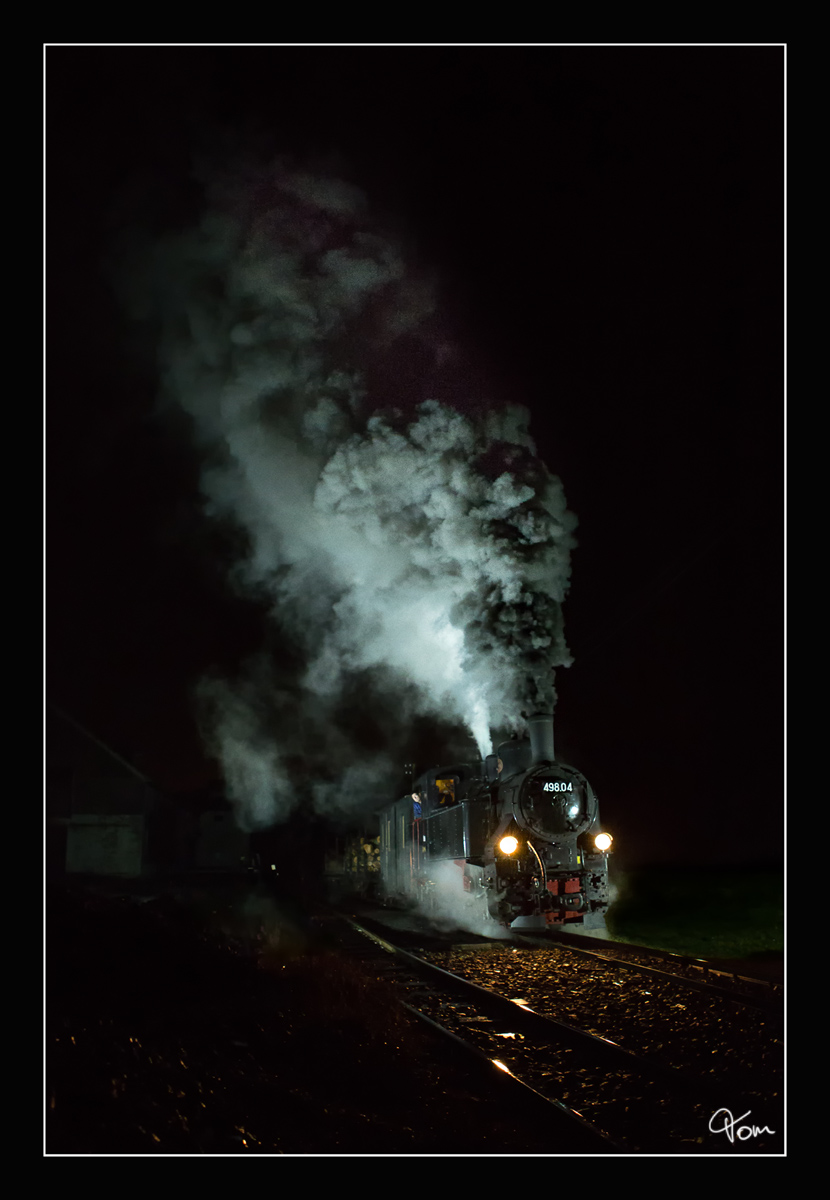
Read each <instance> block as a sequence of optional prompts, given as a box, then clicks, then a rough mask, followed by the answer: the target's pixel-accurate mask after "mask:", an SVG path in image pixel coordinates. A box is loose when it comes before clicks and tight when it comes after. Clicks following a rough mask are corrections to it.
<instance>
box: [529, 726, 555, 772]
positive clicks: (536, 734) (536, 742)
mask: <svg viewBox="0 0 830 1200" xmlns="http://www.w3.org/2000/svg"><path fill="white" fill-rule="evenodd" d="M527 731H528V733H529V734H530V758H531V763H532V764H533V765H534V766H535V765H536V764H537V763H543V762H549V763H552V762H553V714H552V713H534V714H533V716H532V717H528V719H527Z"/></svg>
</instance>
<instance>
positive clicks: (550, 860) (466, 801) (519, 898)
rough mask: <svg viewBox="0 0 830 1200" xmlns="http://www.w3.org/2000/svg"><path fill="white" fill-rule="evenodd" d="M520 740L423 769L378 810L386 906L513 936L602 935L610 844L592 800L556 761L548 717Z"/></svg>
mask: <svg viewBox="0 0 830 1200" xmlns="http://www.w3.org/2000/svg"><path fill="white" fill-rule="evenodd" d="M528 733H529V738H526V739H516V740H512V741H508V742H503V743H502V744H501V745H500V746H499V747H498V752H497V753H496V754H491V755H489V756H488V757H487V758H486V759H485V760H484V762H483V763H481V762H480V763H478V764H476V765H473V766H470V765H464V764H453V765H450V766H445V767H437V768H435V769H434V770H431V771H427V772H426V773H425V774H423V775H421V776H420V777H419V778H418V779H416V780H414V781H413V784H412V791H411V792H410V794H409V795H407V796H405V797H404V798H403V799H400V800H397V801H395V802H394V803H393V804H390V805H389V806H388V807H387V808H385V809H383V810H382V811H381V812H380V814H379V815H380V876H381V890H382V893H383V894H384V895H385V896H386V897H387V898H388V899H391V900H398V901H401V900H403V901H409V902H412V901H414V902H416V903H417V904H418V906H419V907H420V908H422V909H423V910H425V911H427V912H439V913H440V912H441V911H442V910H443V911H444V912H445V913H446V912H448V911H450V909H452V908H454V911H455V912H456V913H458V912H459V909H463V910H464V913H465V915H467V916H469V917H471V918H473V919H475V920H479V919H481V920H482V923H483V924H485V925H486V924H488V923H490V922H496V923H498V924H499V925H502V926H508V927H510V928H512V929H522V930H545V929H551V927H554V928H555V927H559V928H562V927H565V926H567V927H568V928H574V929H581V930H584V931H590V930H596V929H601V928H604V927H605V912H606V909H607V908H608V850H609V848H610V845H611V838H610V836H609V835H608V834H607V833H603V832H602V829H601V826H600V819H599V806H598V804H597V798H596V795H595V794H594V790H593V788H592V787H591V785H590V783H589V782H588V780H587V779H586V778H585V776H584V775H582V774H581V773H580V772H579V771H577V770H575V769H574V768H573V767H570V766H567V765H566V764H565V763H562V762H558V761H557V760H556V758H555V756H554V747H553V720H552V718H551V716H549V715H547V714H539V715H536V716H533V717H531V718H530V719H529V720H528ZM448 893H449V896H448ZM450 898H451V899H453V904H452V905H448V903H447V901H448V899H450Z"/></svg>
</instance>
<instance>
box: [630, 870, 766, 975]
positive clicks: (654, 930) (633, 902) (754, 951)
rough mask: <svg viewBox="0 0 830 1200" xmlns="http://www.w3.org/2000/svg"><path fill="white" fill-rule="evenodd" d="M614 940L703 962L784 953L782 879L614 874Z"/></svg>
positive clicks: (743, 874)
mask: <svg viewBox="0 0 830 1200" xmlns="http://www.w3.org/2000/svg"><path fill="white" fill-rule="evenodd" d="M612 879H613V881H614V882H615V884H616V887H617V889H618V895H617V899H616V900H615V902H614V903H613V904H612V906H611V909H610V910H609V913H608V918H607V925H608V931H609V933H611V934H612V935H613V936H614V937H618V938H621V939H623V940H624V941H628V942H637V943H639V944H640V945H644V946H651V947H654V948H655V949H659V950H669V951H672V952H673V953H675V954H688V955H693V956H696V957H701V958H751V957H753V956H761V955H771V954H781V953H782V952H783V949H784V874H783V870H782V869H775V868H754V869H753V868H734V869H732V870H729V869H727V868H710V869H706V870H695V869H692V868H682V867H680V868H668V867H646V868H639V869H636V870H631V871H617V872H616V873H612Z"/></svg>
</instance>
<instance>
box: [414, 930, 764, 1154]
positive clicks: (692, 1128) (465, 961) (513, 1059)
mask: <svg viewBox="0 0 830 1200" xmlns="http://www.w3.org/2000/svg"><path fill="white" fill-rule="evenodd" d="M424 957H425V958H428V959H429V961H431V962H434V963H436V964H437V965H438V966H441V967H444V968H445V969H446V970H450V971H453V972H454V973H457V974H459V975H462V976H463V977H464V978H467V979H470V980H472V981H473V982H475V983H478V984H480V985H481V986H482V987H486V988H489V989H491V990H492V991H494V992H498V993H499V994H500V995H503V996H506V997H509V998H511V999H514V1000H519V999H521V1000H524V1001H526V1003H527V1005H528V1006H529V1007H530V1008H532V1009H534V1010H535V1011H536V1012H538V1013H541V1014H543V1015H545V1016H550V1017H553V1018H555V1019H556V1020H559V1021H563V1022H565V1023H567V1024H569V1025H572V1026H575V1027H577V1028H580V1029H584V1030H586V1031H588V1032H590V1033H593V1034H596V1035H598V1036H600V1037H604V1038H608V1039H610V1040H612V1041H614V1042H616V1043H617V1044H619V1045H620V1046H623V1047H625V1048H626V1049H628V1050H631V1051H632V1052H634V1053H636V1054H638V1055H647V1056H648V1057H649V1058H650V1059H651V1060H653V1061H655V1062H658V1063H661V1064H662V1065H664V1066H667V1067H672V1068H678V1069H680V1070H682V1071H683V1072H685V1073H687V1074H688V1075H690V1076H692V1077H695V1078H697V1079H700V1080H703V1081H705V1082H706V1083H707V1084H709V1085H710V1089H711V1090H710V1095H715V1096H717V1095H718V1089H722V1096H723V1099H722V1101H720V1103H723V1104H724V1105H727V1104H729V1102H730V1100H731V1098H733V1097H735V1096H736V1095H740V1096H741V1097H742V1098H743V1099H745V1100H746V1101H747V1103H748V1105H752V1106H754V1107H753V1111H755V1112H756V1114H757V1116H758V1117H761V1118H764V1121H765V1122H766V1124H768V1125H769V1126H770V1127H771V1128H773V1129H774V1128H775V1124H776V1121H777V1120H778V1116H777V1114H778V1112H779V1110H780V1094H781V1089H782V1073H783V1045H782V1042H781V1040H780V1037H781V1034H780V1025H779V1024H778V1023H777V1022H776V1021H775V1019H774V1018H772V1017H770V1016H768V1015H766V1014H764V1013H760V1012H758V1011H757V1010H753V1009H749V1008H746V1007H740V1008H739V1007H738V1006H736V1005H735V1004H734V1003H732V1002H731V1001H729V1000H726V999H723V998H720V997H715V996H711V995H706V994H702V993H699V992H695V991H692V990H691V989H689V988H686V987H684V986H683V984H682V982H678V983H675V982H673V981H668V980H659V979H654V978H652V977H649V976H646V975H642V974H638V973H636V972H633V971H630V970H627V969H622V968H614V967H612V966H609V965H607V964H604V963H599V962H596V963H594V962H592V961H591V960H588V959H585V958H584V957H581V956H578V955H576V954H574V953H572V952H570V951H568V950H566V949H562V948H559V947H557V948H550V949H533V950H530V949H527V950H526V949H517V948H512V947H506V946H494V947H484V948H475V949H472V948H464V949H455V950H450V951H447V952H431V953H429V954H425V955H424ZM453 1009H454V1011H453V1012H452V1013H449V1012H446V1011H445V1013H444V1018H445V1019H446V1018H448V1017H451V1018H452V1020H453V1021H454V1023H455V1025H456V1026H457V1027H458V1028H459V1030H461V1029H463V1030H464V1035H465V1036H467V1037H469V1038H471V1039H472V1040H474V1041H475V1043H476V1044H477V1045H479V1046H480V1047H481V1048H483V1049H486V1050H487V1052H488V1053H493V1054H494V1055H497V1056H498V1057H499V1058H500V1059H501V1060H502V1061H504V1062H505V1064H506V1065H507V1066H508V1067H510V1069H512V1070H513V1071H514V1072H515V1073H516V1074H517V1075H519V1076H520V1077H521V1078H523V1079H525V1081H526V1082H529V1083H531V1084H532V1085H533V1086H536V1087H540V1089H541V1090H544V1091H546V1092H551V1093H552V1094H555V1095H556V1097H557V1098H558V1099H561V1100H563V1101H565V1102H567V1103H569V1104H571V1105H572V1106H574V1107H576V1108H577V1109H578V1110H579V1111H580V1112H582V1113H583V1115H584V1116H586V1117H587V1118H588V1119H589V1120H592V1121H594V1122H596V1123H597V1124H599V1125H600V1126H601V1127H603V1128H605V1129H606V1131H607V1132H609V1133H616V1132H619V1131H620V1130H621V1129H622V1128H623V1127H624V1128H625V1135H626V1136H627V1137H628V1138H630V1139H633V1140H635V1141H637V1140H638V1139H639V1140H642V1139H643V1136H644V1134H643V1114H644V1113H645V1112H646V1111H648V1113H649V1117H648V1123H649V1137H655V1138H658V1140H659V1138H660V1137H662V1136H670V1137H672V1138H673V1139H676V1140H678V1141H679V1142H680V1143H683V1144H685V1146H686V1148H688V1149H701V1150H717V1149H718V1147H716V1146H713V1145H712V1144H711V1142H712V1135H711V1134H710V1132H709V1130H708V1127H707V1126H708V1120H709V1118H710V1117H711V1115H712V1112H713V1111H714V1109H713V1107H712V1101H711V1100H704V1101H702V1102H700V1103H693V1102H692V1101H691V1100H689V1102H688V1103H687V1102H685V1101H684V1102H683V1103H679V1102H678V1101H677V1100H676V1099H672V1098H671V1097H668V1098H667V1097H666V1096H665V1094H664V1093H665V1088H660V1087H657V1088H656V1089H655V1088H654V1087H652V1086H651V1085H644V1084H643V1083H641V1082H639V1081H638V1080H636V1079H635V1078H632V1075H631V1073H629V1072H627V1071H611V1072H609V1071H608V1070H607V1069H603V1068H601V1067H600V1068H597V1067H596V1066H595V1065H592V1064H589V1063H587V1062H586V1060H584V1059H583V1057H582V1055H581V1053H580V1052H578V1051H574V1050H570V1049H563V1048H561V1047H557V1046H556V1045H555V1044H552V1045H551V1047H550V1048H549V1050H547V1051H545V1052H544V1053H541V1054H540V1052H539V1048H538V1046H537V1047H534V1048H532V1049H531V1050H530V1051H529V1052H528V1050H526V1049H525V1047H524V1046H523V1042H524V1039H523V1038H522V1036H521V1034H519V1033H515V1032H514V1031H511V1030H509V1029H504V1028H500V1029H497V1028H494V1027H493V1026H490V1028H488V1023H487V1022H481V1021H480V1020H478V1019H475V1016H474V1010H473V1009H472V1008H470V1009H467V1010H465V1009H464V1007H463V1006H462V1005H459V1006H453ZM510 1033H514V1036H512V1037H510V1036H506V1035H507V1034H510ZM648 1092H650V1093H652V1094H651V1096H650V1098H649V1096H647V1094H646V1093H648ZM716 1106H717V1105H716ZM655 1107H656V1109H657V1110H658V1122H659V1110H660V1109H661V1108H663V1109H665V1110H666V1121H665V1126H666V1127H665V1129H663V1130H660V1131H659V1132H658V1130H657V1129H656V1127H655V1126H654V1120H655V1117H654V1110H655ZM742 1111H746V1110H745V1109H744V1110H742ZM736 1115H740V1114H736ZM773 1115H775V1120H773ZM779 1128H780V1125H779ZM723 1141H724V1139H723V1138H722V1137H721V1143H722V1142H723ZM721 1148H722V1147H721ZM752 1149H755V1150H761V1149H763V1147H762V1145H761V1142H760V1141H757V1140H756V1141H755V1142H754V1143H753V1146H752Z"/></svg>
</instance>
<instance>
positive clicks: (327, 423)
mask: <svg viewBox="0 0 830 1200" xmlns="http://www.w3.org/2000/svg"><path fill="white" fill-rule="evenodd" d="M243 183H244V186H242V185H240V186H238V187H235V186H233V183H232V182H228V179H227V178H226V179H224V180H222V181H221V182H220V183H218V184H217V183H214V184H213V185H211V186H209V187H208V189H207V191H208V211H207V213H206V215H205V216H204V218H203V220H202V221H201V223H200V224H199V225H198V227H197V228H195V229H193V230H192V231H190V232H186V233H181V234H176V235H171V236H168V237H166V238H164V239H162V240H161V241H157V242H156V244H155V246H154V247H153V249H152V251H151V252H149V253H145V254H144V256H143V263H142V265H141V267H140V268H139V266H138V265H137V264H134V265H133V266H132V268H131V270H130V271H129V273H125V275H124V278H125V279H128V280H129V284H128V287H129V292H130V298H131V301H132V304H133V309H134V312H135V313H136V315H139V316H142V317H145V318H150V319H152V320H154V321H156V322H157V323H158V324H157V327H158V329H159V346H160V359H161V368H162V377H163V385H164V391H165V393H166V395H167V396H168V397H169V398H170V399H171V400H172V401H174V402H175V403H176V404H177V405H180V406H181V407H182V408H183V409H184V410H185V411H186V412H188V413H189V414H190V415H191V416H192V418H193V421H194V426H195V430H196V433H197V436H198V439H199V441H200V443H201V444H202V446H203V447H204V449H205V454H206V459H207V465H206V467H205V470H204V474H203V489H204V492H205V496H206V500H207V505H208V511H209V512H211V513H212V514H214V515H216V516H221V517H224V518H231V519H232V520H233V521H234V522H235V523H236V524H238V525H239V526H241V527H242V528H243V529H244V530H245V531H246V533H247V536H248V543H249V550H248V553H247V555H246V556H245V557H244V561H243V562H241V563H240V564H239V567H238V569H237V573H236V574H237V582H238V583H239V585H240V586H242V587H244V588H247V589H251V590H253V591H254V592H256V593H257V594H258V595H260V596H265V597H267V600H268V603H269V606H270V610H271V612H272V615H273V617H274V621H275V624H276V626H277V627H278V628H279V630H280V631H281V634H282V635H283V636H288V637H289V638H290V639H291V642H292V645H293V646H294V647H295V649H297V650H298V651H300V652H301V653H302V655H303V656H304V659H305V662H306V667H305V670H304V672H303V674H302V678H301V679H300V680H298V681H297V682H298V690H297V691H296V692H295V694H294V697H293V700H292V701H291V703H282V704H277V705H276V708H277V710H278V711H279V712H281V713H282V718H280V717H279V716H274V715H273V714H272V718H271V720H270V721H263V720H262V718H261V714H260V713H258V712H257V711H256V710H257V707H258V704H261V697H262V694H263V690H264V691H266V692H267V690H268V685H267V683H263V678H264V677H263V675H262V672H261V671H260V677H259V688H258V690H257V689H255V688H253V687H251V686H248V685H247V684H245V683H243V684H242V685H241V686H239V687H237V689H236V690H235V691H234V690H233V689H231V688H229V687H228V686H227V685H219V684H216V683H213V684H211V685H209V686H208V687H207V688H206V692H205V694H206V695H207V697H208V700H209V702H210V704H209V707H210V710H211V712H212V714H213V715H212V721H211V725H212V729H213V732H214V739H215V746H216V749H217V750H218V752H219V754H220V756H221V759H222V762H223V764H224V768H225V774H226V779H227V782H228V786H229V789H230V791H231V793H232V795H233V797H234V798H235V800H236V802H237V804H238V805H239V807H240V809H241V811H242V814H243V818H244V820H245V822H246V823H247V824H248V825H263V824H268V823H270V822H271V821H272V820H274V819H276V818H277V817H279V816H282V815H284V814H285V813H286V812H287V811H289V810H290V808H291V807H292V806H293V805H294V804H296V803H297V802H298V801H297V788H296V779H295V781H294V783H295V786H292V784H291V773H292V767H291V766H290V763H289V759H290V757H291V754H294V755H295V757H297V758H298V759H299V760H302V762H303V764H304V765H303V769H305V770H306V774H308V770H309V768H310V767H311V766H312V764H311V762H310V760H309V756H308V753H307V747H308V746H314V747H316V748H317V750H320V749H321V746H323V747H324V749H325V753H324V755H323V757H325V759H326V762H327V763H328V764H329V765H330V764H331V763H332V761H336V762H337V763H338V770H339V772H340V775H342V776H343V778H346V777H347V776H349V773H350V772H351V776H350V777H351V779H352V782H354V780H356V779H359V778H360V772H361V771H362V770H363V769H364V767H363V766H362V765H361V762H360V758H359V752H357V751H356V750H355V748H354V747H350V746H349V744H348V739H347V738H346V736H345V734H344V732H343V731H342V730H341V729H339V727H338V719H337V715H338V712H340V711H342V707H343V704H344V699H345V698H346V696H347V693H348V692H349V688H350V687H352V686H353V684H354V681H355V679H362V680H364V681H366V680H369V681H370V682H371V686H372V687H376V688H377V694H376V700H377V696H382V697H383V701H384V704H385V705H388V706H389V707H388V710H387V711H385V712H384V715H383V718H382V720H383V721H386V722H387V723H388V722H390V721H394V720H397V722H398V726H399V728H401V729H402V728H403V727H404V726H405V723H406V720H407V719H408V718H409V716H410V715H411V714H412V713H413V712H421V713H430V714H435V715H438V716H441V717H442V718H445V719H448V720H452V721H454V722H457V723H463V724H464V725H466V727H467V728H468V729H469V730H470V731H471V732H472V733H473V735H474V737H475V739H476V742H477V744H478V747H479V750H480V752H481V753H482V755H483V754H486V753H488V752H489V750H490V730H491V729H492V728H494V727H505V726H507V727H515V726H516V725H517V723H518V720H519V712H520V710H521V709H522V708H528V707H531V708H543V709H547V710H552V708H553V703H554V699H555V694H554V689H553V670H554V668H555V667H557V666H561V665H567V664H568V663H569V662H570V658H569V655H568V651H567V648H566V646H565V642H564V638H563V634H562V616H561V603H562V600H563V599H564V596H565V593H566V590H567V587H568V580H569V571H570V565H569V556H570V550H571V547H572V546H573V545H574V540H573V529H574V527H575V524H576V522H575V519H574V517H573V515H572V514H571V513H569V512H568V510H567V508H566V504H565V499H564V495H563V491H562V487H561V484H560V482H559V480H558V479H556V478H555V477H553V476H551V475H550V473H549V472H548V471H547V469H546V468H545V466H544V465H543V464H542V463H541V462H540V461H539V460H538V458H537V457H536V454H535V447H534V444H533V442H532V440H531V439H530V437H529V435H528V433H527V429H526V424H527V414H526V412H525V411H524V410H523V409H521V408H509V409H506V410H502V411H497V412H493V411H487V410H486V409H483V408H482V410H481V411H474V412H473V413H472V414H470V412H469V409H470V402H471V400H472V401H475V400H476V398H475V397H472V398H471V397H469V396H464V397H455V398H454V399H455V400H456V401H457V402H458V403H459V404H462V403H463V405H464V412H461V411H457V410H456V408H454V407H453V406H452V405H450V404H448V403H440V402H438V401H436V400H433V399H431V398H430V396H429V393H428V392H424V393H423V394H422V399H421V402H420V403H419V404H417V405H416V406H414V408H413V407H412V406H411V405H410V406H409V411H408V412H406V413H405V412H403V411H400V409H399V408H397V407H396V405H398V404H399V403H400V400H399V397H398V396H396V394H394V385H391V386H392V392H391V394H390V392H389V388H390V384H389V380H390V379H393V380H394V378H395V376H396V374H397V375H399V377H400V380H401V393H402V394H403V393H404V392H406V394H407V395H408V396H411V392H412V387H413V379H412V378H410V377H409V372H410V368H411V365H412V362H413V360H414V359H417V361H418V362H419V363H423V361H424V355H425V352H427V353H428V356H431V358H432V363H431V367H430V370H431V374H430V379H434V378H436V377H437V375H438V374H440V363H441V360H442V357H443V355H444V353H445V346H444V344H443V342H441V341H440V339H439V338H438V337H437V335H436V334H435V332H434V331H435V321H434V320H433V318H432V317H431V313H430V307H431V302H430V300H429V296H428V289H426V288H425V286H424V285H423V283H422V281H420V280H419V279H417V278H411V277H409V276H408V275H407V273H406V270H405V266H404V261H403V257H402V255H401V254H400V253H399V252H398V251H397V250H396V249H394V248H393V247H392V246H391V245H390V244H389V243H387V242H386V241H384V240H383V239H382V238H381V237H379V236H378V235H377V234H376V233H373V232H368V231H367V225H368V222H367V218H366V216H365V212H364V208H365V206H364V201H363V198H362V197H361V195H360V194H359V193H358V192H356V191H355V190H354V189H353V188H351V187H348V186H346V185H344V184H342V183H338V182H336V181H332V180H320V179H316V178H313V177H311V176H309V175H307V174H304V173H302V172H297V171H292V170H289V169H287V168H285V167H283V166H278V167H275V168H272V169H270V170H269V171H268V172H260V173H253V172H251V171H248V172H247V173H246V174H245V175H244V180H243ZM139 281H140V282H139ZM416 342H417V344H418V353H417V355H414V354H413V352H412V347H413V345H415V344H416ZM379 377H380V378H383V379H384V380H385V381H386V382H385V383H384V384H383V385H379V384H378V383H377V379H378V378H379ZM414 385H415V386H416V387H417V386H418V380H417V379H415V380H414ZM380 386H382V387H383V389H384V390H383V393H382V394H380V393H379V391H378V388H379V387H380ZM424 386H425V387H426V384H425V385H424ZM370 690H371V688H370ZM255 694H256V696H257V697H259V698H260V699H259V700H258V701H256V700H255V699H254V696H255ZM395 697H397V701H396V700H395V699H394V698H395ZM396 709H397V711H395V710H396ZM288 731H290V736H287V734H288ZM311 757H312V758H313V757H314V756H313V755H312V756H311ZM366 769H369V770H370V773H371V769H370V768H366ZM337 778H338V774H337V772H335V773H334V774H332V772H331V771H329V775H328V778H326V779H323V780H321V781H319V782H317V783H316V784H315V785H314V786H313V787H312V788H311V792H312V796H313V799H314V802H315V804H316V805H317V807H318V808H320V809H323V810H326V811H329V810H330V809H331V807H332V806H334V807H336V806H337V805H338V803H341V802H342V797H343V796H344V795H346V796H348V795H350V794H351V793H352V791H353V790H354V789H353V788H352V787H351V786H350V785H349V784H348V783H347V784H346V785H345V786H343V787H341V786H340V784H338V782H337ZM304 790H305V792H306V793H307V792H308V790H309V785H308V784H306V787H305V789H304ZM358 790H359V789H358ZM269 797H270V801H269Z"/></svg>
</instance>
